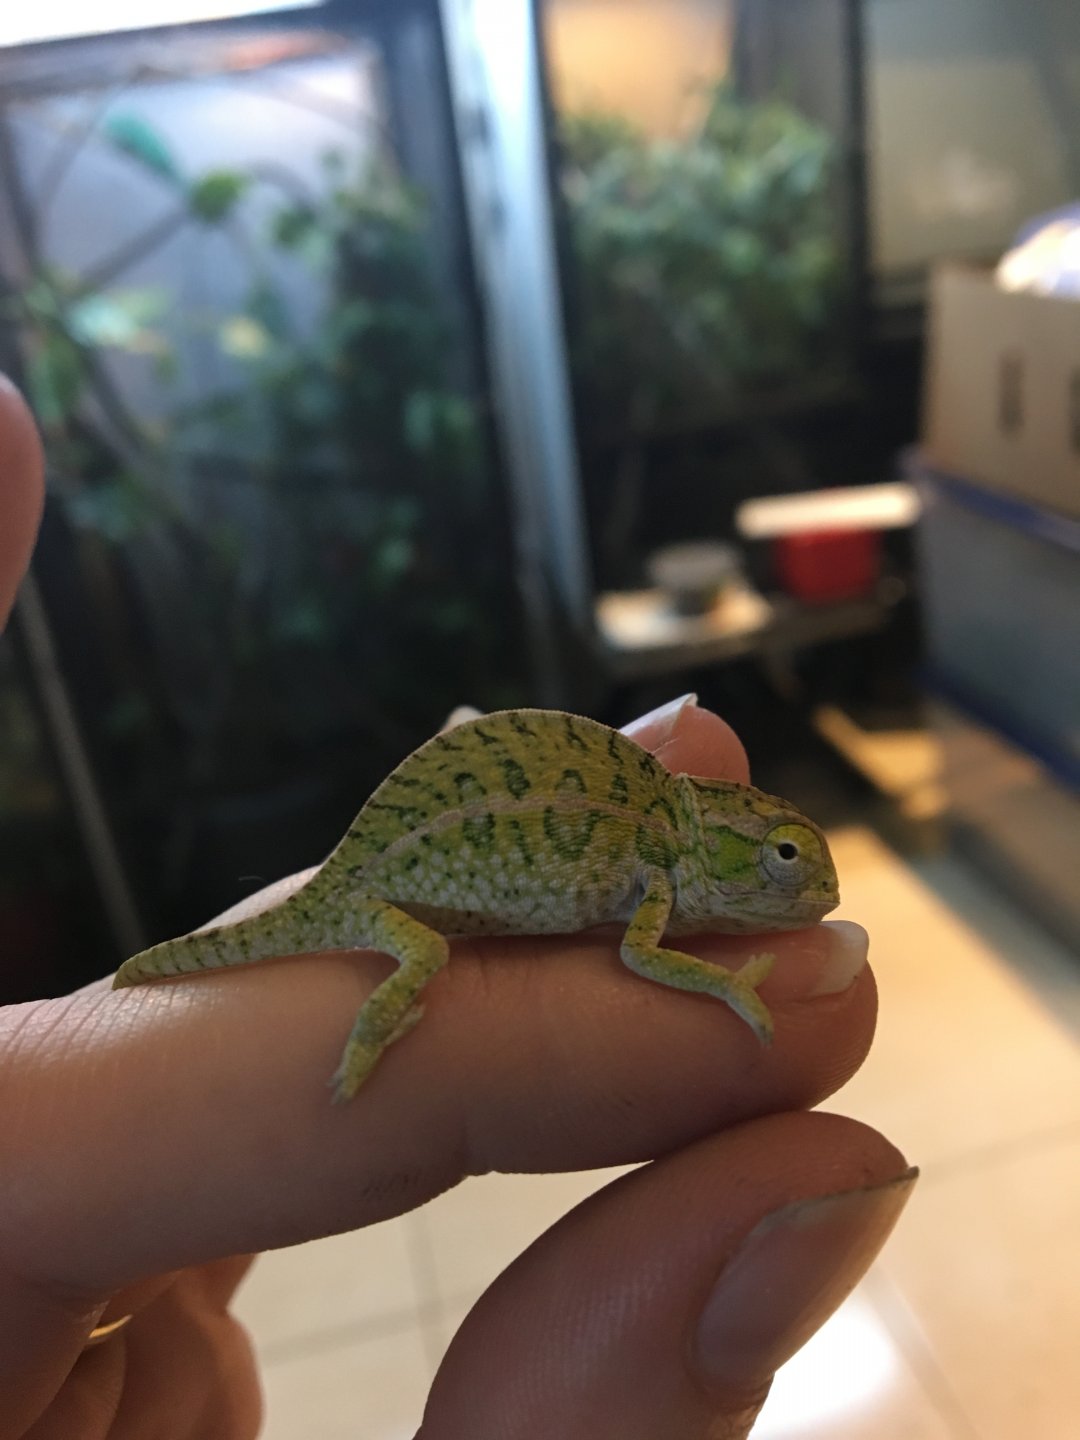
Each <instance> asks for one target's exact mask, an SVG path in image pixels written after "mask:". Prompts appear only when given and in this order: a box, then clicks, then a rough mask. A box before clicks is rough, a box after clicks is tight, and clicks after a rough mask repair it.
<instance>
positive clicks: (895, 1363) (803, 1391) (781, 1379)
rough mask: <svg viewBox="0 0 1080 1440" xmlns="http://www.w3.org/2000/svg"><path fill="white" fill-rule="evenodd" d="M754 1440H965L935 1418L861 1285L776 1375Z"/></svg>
mask: <svg viewBox="0 0 1080 1440" xmlns="http://www.w3.org/2000/svg"><path fill="white" fill-rule="evenodd" d="M753 1440H971V1435H970V1431H968V1430H966V1429H965V1430H963V1432H961V1431H958V1430H957V1429H956V1428H954V1426H953V1424H951V1423H950V1420H949V1419H948V1418H946V1416H945V1415H943V1414H942V1412H941V1410H940V1409H939V1408H938V1406H937V1405H936V1404H935V1402H934V1400H933V1399H932V1398H931V1396H930V1395H928V1394H927V1392H926V1390H925V1389H924V1387H923V1385H922V1383H921V1381H920V1379H919V1378H918V1376H917V1375H916V1374H915V1372H914V1371H913V1370H912V1367H911V1365H910V1363H909V1361H908V1359H907V1357H906V1356H905V1354H904V1353H903V1351H902V1349H901V1348H900V1347H899V1346H898V1344H897V1342H896V1340H895V1338H894V1337H893V1335H892V1334H891V1332H890V1330H889V1328H888V1326H887V1325H886V1324H885V1322H884V1320H883V1319H882V1317H881V1315H880V1314H879V1313H878V1311H877V1309H876V1307H875V1305H874V1303H873V1301H872V1298H871V1296H870V1294H869V1293H868V1290H867V1287H866V1286H863V1287H860V1289H859V1290H857V1291H856V1292H855V1294H854V1295H852V1296H851V1298H850V1299H849V1300H848V1301H847V1302H846V1303H845V1304H844V1305H842V1306H841V1307H840V1309H839V1310H838V1311H837V1312H836V1314H835V1315H834V1316H833V1317H832V1319H831V1320H829V1321H828V1322H827V1323H826V1324H825V1325H823V1326H822V1328H821V1329H820V1330H819V1331H818V1333H817V1334H816V1335H815V1336H814V1337H813V1339H812V1340H811V1341H810V1342H809V1344H807V1345H805V1346H804V1347H803V1349H802V1350H801V1351H800V1352H799V1354H798V1355H796V1356H795V1357H794V1359H792V1360H790V1361H789V1362H788V1363H787V1364H786V1365H785V1366H784V1367H783V1368H782V1369H781V1370H780V1371H779V1372H778V1374H777V1376H776V1380H775V1381H774V1383H773V1388H772V1391H771V1392H770V1394H769V1398H768V1400H767V1401H766V1402H765V1408H764V1409H763V1410H762V1412H761V1415H760V1416H759V1417H758V1422H757V1424H756V1425H755V1426H754V1435H753Z"/></svg>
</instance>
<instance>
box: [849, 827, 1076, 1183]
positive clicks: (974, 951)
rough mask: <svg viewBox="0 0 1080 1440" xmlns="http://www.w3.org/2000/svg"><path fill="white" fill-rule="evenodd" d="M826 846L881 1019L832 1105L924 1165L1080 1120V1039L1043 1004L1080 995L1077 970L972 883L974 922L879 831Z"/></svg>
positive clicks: (1057, 1009)
mask: <svg viewBox="0 0 1080 1440" xmlns="http://www.w3.org/2000/svg"><path fill="white" fill-rule="evenodd" d="M830 841H831V843H832V847H833V851H834V855H835V857H836V861H837V867H838V869H839V872H840V876H841V887H842V891H843V896H844V903H843V906H842V909H841V912H840V913H841V914H842V915H844V916H845V917H846V918H849V919H852V920H858V921H860V922H861V923H862V924H864V925H865V926H866V927H867V929H868V930H869V931H870V936H871V949H870V953H871V960H872V963H873V966H874V971H875V974H876V976H877V980H878V988H879V991H880V995H881V1011H880V1019H879V1023H878V1033H877V1037H876V1039H875V1042H874V1047H873V1049H872V1050H871V1052H870V1056H869V1058H868V1060H867V1062H866V1064H865V1065H864V1066H863V1068H862V1070H861V1071H860V1072H859V1074H858V1075H857V1076H856V1077H855V1078H854V1079H853V1080H852V1081H851V1082H850V1083H849V1084H848V1085H847V1086H846V1087H845V1088H844V1090H843V1091H841V1092H840V1094H839V1095H837V1096H836V1097H834V1098H833V1099H832V1100H830V1101H829V1103H828V1106H827V1108H829V1109H836V1110H840V1111H842V1112H843V1113H845V1114H849V1115H855V1116H857V1117H858V1118H860V1119H864V1120H866V1121H868V1122H869V1123H870V1124H872V1125H875V1126H877V1127H878V1128H880V1129H882V1130H883V1131H884V1132H885V1133H886V1134H887V1135H888V1136H889V1137H890V1139H892V1140H894V1141H895V1142H896V1144H898V1145H899V1146H900V1147H901V1148H902V1149H904V1150H905V1152H906V1153H907V1154H908V1155H909V1156H910V1158H911V1159H912V1160H914V1161H915V1162H916V1163H919V1164H921V1165H923V1166H932V1165H933V1164H934V1163H935V1162H937V1161H940V1160H945V1159H952V1158H954V1157H956V1156H958V1155H963V1154H971V1153H973V1152H978V1151H980V1150H983V1149H986V1148H991V1147H994V1146H997V1145H1001V1144H1010V1143H1015V1142H1016V1141H1017V1140H1019V1139H1022V1138H1023V1137H1026V1136H1029V1135H1031V1134H1035V1133H1044V1134H1046V1133H1053V1132H1054V1131H1056V1130H1060V1129H1061V1128H1062V1127H1066V1126H1068V1125H1071V1124H1075V1123H1080V1045H1078V1044H1077V1041H1076V1036H1075V1033H1074V1030H1073V1028H1072V1026H1071V1024H1070V1022H1069V1020H1068V1016H1067V1013H1066V1010H1065V1008H1064V1007H1063V1006H1061V1005H1058V1006H1055V1005H1053V1004H1048V1003H1047V1002H1046V999H1045V993H1046V986H1047V985H1049V986H1050V989H1051V990H1053V989H1054V987H1055V986H1056V987H1057V990H1058V992H1059V995H1060V993H1061V992H1064V991H1068V992H1069V993H1070V994H1073V993H1075V992H1076V991H1078V990H1080V967H1077V966H1076V965H1075V964H1074V963H1071V962H1070V957H1068V956H1067V955H1066V953H1065V952H1064V950H1060V949H1058V948H1057V947H1056V946H1055V945H1054V944H1053V942H1052V941H1050V940H1049V939H1047V938H1046V937H1044V936H1043V935H1042V933H1041V932H1040V931H1039V930H1038V929H1037V927H1035V926H1034V925H1032V924H1031V923H1030V922H1027V921H1026V920H1024V918H1023V917H1021V916H1018V915H1017V913H1016V912H1014V911H1013V910H1012V909H1011V908H1010V907H1009V906H1008V905H1007V904H1005V902H1003V901H1002V900H1000V899H999V898H998V897H997V896H996V895H995V894H994V893H993V891H992V890H991V889H990V887H989V886H982V885H981V884H980V882H978V881H977V880H976V879H974V878H971V877H969V878H968V879H967V880H966V882H965V883H966V885H967V887H968V896H969V899H971V897H972V896H975V897H978V896H980V895H981V898H982V903H981V905H980V904H972V905H969V907H968V913H967V914H966V915H965V914H964V913H963V912H962V911H959V910H955V909H953V908H952V907H951V906H950V904H949V903H947V900H946V898H945V897H944V896H943V894H942V893H940V890H941V888H942V887H941V886H940V884H938V885H933V884H930V883H927V880H926V879H923V878H920V876H919V874H917V873H916V872H915V871H914V870H912V869H911V868H909V867H908V866H906V865H904V864H903V863H902V862H901V861H900V860H898V859H896V858H895V857H894V856H893V855H892V853H891V852H890V851H889V850H887V849H886V847H885V846H884V845H883V844H882V843H881V841H879V840H878V839H876V838H875V837H874V835H873V834H872V833H871V832H870V831H868V830H863V829H850V830H843V831H840V832H838V833H836V834H835V835H833V836H830ZM938 878H939V879H940V876H939V877H938ZM980 915H981V920H980V919H977V917H978V916H980ZM1005 938H1008V940H1009V944H1008V946H1006V947H1005V948H1004V949H1003V948H1002V947H1003V940H1004V939H1005ZM1031 957H1037V959H1038V965H1037V968H1038V969H1039V971H1040V973H1041V975H1042V980H1041V981H1040V982H1039V984H1036V982H1035V978H1034V974H1032V975H1031V976H1028V975H1027V974H1026V973H1025V964H1027V963H1028V962H1029V960H1030V958H1031ZM1050 976H1052V977H1053V981H1052V983H1051V981H1050V980H1049V978H1048V977H1050Z"/></svg>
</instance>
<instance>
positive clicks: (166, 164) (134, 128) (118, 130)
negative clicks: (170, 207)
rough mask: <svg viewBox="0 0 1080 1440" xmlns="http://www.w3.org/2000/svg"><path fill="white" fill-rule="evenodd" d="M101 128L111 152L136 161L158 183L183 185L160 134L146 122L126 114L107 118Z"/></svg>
mask: <svg viewBox="0 0 1080 1440" xmlns="http://www.w3.org/2000/svg"><path fill="white" fill-rule="evenodd" d="M102 128H103V129H104V132H105V136H106V138H107V139H108V140H109V142H110V143H111V144H112V145H113V146H114V148H115V149H117V150H119V151H121V152H122V153H123V154H124V155H127V156H128V157H129V158H130V159H132V160H135V161H137V162H138V164H140V165H142V166H143V168H144V169H146V170H149V171H150V173H151V174H152V175H156V176H157V177H158V179H159V180H167V181H168V182H169V183H170V184H172V185H178V186H179V185H182V184H183V183H184V177H183V176H182V175H181V173H180V167H179V166H178V165H177V163H176V161H175V160H174V159H173V155H172V151H171V150H170V149H169V147H168V146H167V145H166V144H165V141H164V139H163V137H162V136H161V134H160V132H159V131H157V130H155V129H154V127H153V126H152V125H150V124H148V123H147V121H145V120H143V119H141V118H140V117H139V116H138V115H132V114H131V113H130V112H129V113H125V114H120V115H110V116H109V118H108V119H107V120H106V121H105V124H104V126H103V127H102Z"/></svg>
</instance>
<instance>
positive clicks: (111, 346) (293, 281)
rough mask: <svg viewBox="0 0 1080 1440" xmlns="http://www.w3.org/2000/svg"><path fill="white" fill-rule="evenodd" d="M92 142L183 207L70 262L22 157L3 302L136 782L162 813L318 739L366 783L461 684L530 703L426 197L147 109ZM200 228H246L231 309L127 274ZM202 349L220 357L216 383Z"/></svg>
mask: <svg viewBox="0 0 1080 1440" xmlns="http://www.w3.org/2000/svg"><path fill="white" fill-rule="evenodd" d="M2 118H3V117H2V114H0V121H2ZM102 138H103V139H104V141H105V143H107V144H108V145H110V146H111V147H112V148H113V150H114V151H115V152H118V153H120V154H122V155H123V156H125V157H126V158H127V160H128V161H130V163H132V164H133V165H136V166H138V167H140V168H141V170H142V171H143V172H144V173H145V174H146V175H147V177H148V178H149V179H150V180H151V181H152V182H153V183H154V184H156V185H160V186H162V187H164V189H165V190H166V191H167V192H168V193H169V194H170V195H171V196H172V199H173V201H174V208H173V209H172V211H171V212H170V213H169V214H168V215H167V216H166V218H165V221H164V222H160V223H156V224H155V225H154V226H152V227H151V228H150V229H149V230H148V231H146V232H144V233H142V234H138V235H135V236H133V237H132V239H131V240H130V241H128V242H125V243H124V244H123V245H121V246H119V247H118V248H117V251H116V253H115V254H114V255H112V256H110V257H108V258H107V259H106V260H105V261H103V262H101V263H99V264H98V265H96V267H95V268H94V270H93V272H92V273H83V274H78V275H75V274H70V273H66V272H64V271H62V270H60V269H59V268H58V267H56V266H55V265H54V264H52V263H50V261H49V259H48V257H47V256H45V255H43V254H42V253H41V251H40V247H39V245H38V243H37V229H38V227H37V226H36V224H34V223H33V221H34V217H33V216H32V215H30V214H28V213H27V207H26V203H25V198H24V197H23V196H21V195H20V194H19V188H18V176H17V175H16V174H14V173H12V172H11V171H10V169H9V171H8V173H7V174H6V175H4V177H3V178H4V180H5V181H6V184H7V188H8V190H9V192H10V193H13V194H15V195H16V198H17V200H18V202H19V203H18V204H17V205H16V210H17V212H18V213H19V215H20V217H21V219H22V222H23V223H22V224H21V226H20V232H21V237H22V240H23V247H24V252H25V253H24V268H25V269H27V270H28V271H29V272H30V274H31V276H32V278H31V281H30V283H29V284H27V285H24V286H21V287H19V289H18V290H16V288H15V287H14V286H12V285H10V284H9V285H8V286H7V287H6V289H7V295H8V299H7V302H6V306H5V313H6V315H7V317H8V321H9V324H11V325H13V327H14V329H15V330H16V332H17V335H18V339H19V344H20V349H21V353H22V356H23V360H24V376H25V378H26V380H27V384H28V388H29V390H30V392H31V396H32V399H33V402H34V405H35V409H36V411H37V414H38V417H39V420H40V422H41V424H42V426H43V428H44V430H45V433H46V439H47V443H48V446H49V450H50V455H51V460H52V464H51V470H52V474H51V484H52V491H53V503H54V505H56V506H57V507H58V508H59V509H60V510H61V511H62V512H63V513H64V514H65V515H66V517H67V518H68V520H69V521H70V522H71V523H72V524H73V525H74V526H75V527H76V528H77V529H78V531H79V533H80V534H81V535H82V537H83V542H84V546H89V547H90V549H91V551H92V557H91V558H92V563H91V565H90V567H89V570H90V573H91V574H93V575H95V576H96V577H97V578H96V581H95V584H96V591H95V594H94V597H93V600H94V604H95V607H96V608H97V610H98V612H99V619H101V622H102V624H103V625H104V628H105V630H106V632H107V640H108V648H109V651H110V655H111V656H112V658H113V659H114V660H115V661H116V668H117V671H118V675H119V679H120V683H119V685H118V687H117V690H116V694H115V697H114V703H113V705H112V706H111V708H110V710H109V712H108V714H107V715H106V716H104V717H102V725H103V728H104V729H105V730H106V731H107V732H108V734H109V736H110V737H111V739H112V740H113V741H114V742H118V743H120V744H121V745H122V746H123V747H124V772H125V783H126V784H128V785H129V788H130V790H131V791H132V793H133V794H134V795H135V796H136V799H137V802H138V803H139V804H142V805H143V808H144V810H145V809H146V807H149V808H150V809H151V810H153V811H154V812H155V813H160V812H162V811H172V810H174V809H175V807H176V805H177V804H178V803H181V804H186V803H187V801H188V800H189V799H190V797H191V796H192V795H198V794H205V793H215V792H218V793H220V792H221V791H222V790H225V789H230V788H231V789H245V788H246V789H258V788H260V787H266V786H268V785H272V784H274V783H275V782H276V781H279V780H281V779H282V778H284V777H287V776H289V775H291V774H295V773H296V772H297V771H298V769H301V768H302V767H303V766H304V765H305V764H310V763H312V761H313V760H315V759H316V758H317V757H322V759H321V761H320V763H333V760H332V757H334V756H337V757H338V758H339V759H341V757H345V760H344V762H343V763H346V764H348V765H350V766H351V767H352V769H353V771H354V772H357V773H359V774H360V775H362V776H363V777H364V778H366V779H368V780H372V779H374V778H377V775H378V773H379V771H380V770H381V769H385V768H386V766H387V765H388V764H389V763H390V762H392V761H394V760H396V759H397V758H399V757H400V755H401V754H402V753H404V751H405V750H407V749H408V748H409V745H410V743H411V742H412V741H414V740H418V739H420V738H422V737H423V735H424V734H426V733H429V731H430V729H431V727H432V726H433V725H434V724H436V723H438V721H439V720H440V719H441V718H442V716H443V715H444V714H445V713H446V712H447V711H448V710H449V709H450V708H451V707H452V706H453V705H454V704H456V703H458V702H459V701H460V700H461V699H462V698H463V697H468V698H470V699H475V700H476V701H477V702H478V703H480V704H486V705H492V706H495V705H499V704H502V703H508V702H510V701H511V700H513V699H515V698H520V691H519V689H518V688H517V687H518V685H519V684H520V683H521V667H520V665H519V663H518V656H519V653H520V652H519V647H518V646H517V644H516V638H517V633H516V626H515V619H514V604H513V601H512V599H511V597H510V594H508V591H510V590H511V582H510V567H509V563H508V558H507V546H506V544H505V543H504V537H503V532H502V530H501V528H500V506H499V497H498V495H497V493H496V492H495V490H494V478H493V476H492V474H491V471H490V467H489V466H488V465H487V463H486V460H485V455H484V445H483V437H482V415H481V413H480V411H479V410H478V407H477V405H476V402H475V401H474V400H473V399H472V398H471V397H470V396H469V394H468V393H467V392H466V391H464V390H463V389H462V388H461V387H460V386H459V385H457V384H455V383H454V382H453V380H452V378H451V374H452V368H453V358H454V354H455V342H454V337H453V334H452V331H451V328H450V326H449V324H448V322H447V318H446V307H445V305H444V304H443V301H442V297H441V296H440V295H439V293H438V292H437V289H436V286H435V284H434V282H433V280H432V265H431V255H430V239H429V233H428V221H427V215H426V210H425V206H424V204H423V201H422V198H421V197H420V196H419V195H418V194H416V193H415V191H414V190H413V189H412V188H411V187H410V186H409V185H408V184H407V183H406V182H405V181H404V180H403V179H402V177H401V176H400V175H399V174H398V173H397V172H396V170H395V169H394V168H393V166H392V165H391V164H390V163H389V162H388V161H386V160H385V159H380V158H375V159H374V160H371V161H365V162H363V163H361V162H359V161H356V162H349V161H346V160H345V159H344V158H342V157H341V156H340V155H337V154H334V155H330V156H327V157H326V159H325V170H324V173H323V175H322V176H321V177H318V176H316V177H313V178H309V179H308V180H306V181H305V182H303V183H302V182H301V181H299V180H297V179H296V178H295V177H293V176H291V175H289V174H287V173H285V172H283V171H280V170H278V169H276V168H274V167H267V166H261V167H260V166H252V167H250V168H249V169H244V170H222V169H216V170H212V171H210V172H207V173H202V174H199V175H196V176H188V175H185V174H184V173H183V172H182V170H181V168H180V166H179V165H178V164H177V162H176V161H175V160H174V158H173V156H172V154H171V152H170V150H169V147H168V145H167V143H166V141H165V139H164V138H163V137H162V136H161V135H160V134H159V133H158V132H157V131H155V130H154V129H153V128H152V127H150V126H149V125H148V124H146V123H145V122H144V121H143V120H141V119H140V118H139V117H137V116H135V115H134V114H131V113H123V114H121V115H114V117H113V118H112V119H111V120H110V121H108V122H107V124H106V126H105V128H104V131H103V136H102ZM4 153H10V147H4ZM268 197H269V200H268ZM256 198H258V199H259V200H260V202H261V204H260V205H259V206H257V207H256V206H253V207H252V209H253V216H255V217H257V218H253V217H252V216H249V215H247V214H246V213H245V207H247V206H249V205H251V204H252V202H253V201H254V200H255V199H256ZM193 226H194V227H201V228H203V229H204V230H214V231H217V232H219V233H221V234H222V235H226V236H232V237H233V238H234V239H235V241H236V244H237V246H238V247H239V249H240V252H241V253H242V254H243V256H244V257H245V261H246V263H247V265H248V269H249V276H250V280H249V284H248V289H247V295H246V298H245V300H244V302H243V304H242V305H241V306H239V307H238V308H236V309H235V310H233V311H232V312H230V313H228V314H218V315H214V316H199V315H195V316H190V317H187V318H186V319H185V320H183V322H178V320H177V316H176V313H175V311H176V307H175V305H174V304H173V302H172V297H171V295H170V294H169V293H167V292H164V291H163V292H156V291H148V290H146V289H145V288H143V289H134V288H130V287H127V288H125V287H124V286H123V284H122V277H123V274H124V272H125V271H126V269H127V268H128V267H129V266H130V265H131V264H132V263H133V262H134V261H135V260H137V259H140V258H142V257H143V256H144V255H146V254H147V253H149V252H150V251H152V250H153V249H155V248H156V247H157V246H158V245H160V244H161V243H163V242H164V241H165V240H167V239H170V238H172V237H173V236H175V234H176V233H177V232H178V230H181V229H183V228H185V227H193ZM207 345H209V346H211V347H212V349H213V350H214V351H215V352H216V354H217V356H218V357H219V359H220V360H221V362H222V364H223V365H224V367H225V372H226V374H227V375H228V380H227V383H221V384H217V385H215V386H214V387H213V388H210V389H207V387H206V385H205V383H204V382H203V381H202V379H201V377H200V375H199V374H198V356H199V354H200V353H203V352H204V351H205V347H206V346H207ZM200 347H202V350H200ZM118 355H123V356H124V357H126V363H127V364H129V365H135V366H136V367H138V369H139V371H140V373H141V374H142V375H143V377H144V378H146V377H149V376H152V377H153V380H154V386H155V390H156V393H157V395H158V398H159V403H158V405H157V407H156V411H155V414H156V418H154V419H152V420H148V419H146V418H143V417H141V416H136V414H135V413H134V412H133V411H132V409H131V408H130V407H129V405H128V403H127V401H126V399H125V393H124V389H123V387H122V386H121V384H120V383H119V382H118V380H117V378H116V372H115V370H114V367H113V364H112V361H113V359H114V358H115V357H116V356H118ZM95 555H96V557H97V558H96V559H93V556H95ZM132 600H134V602H135V605H134V609H133V608H132V604H131V602H132ZM139 757H141V761H142V763H141V768H140V765H139V763H138V761H139ZM328 757H330V758H329V759H328ZM354 783H355V775H354ZM178 797H183V800H182V801H178ZM178 843H179V844H180V848H181V849H183V848H184V842H178Z"/></svg>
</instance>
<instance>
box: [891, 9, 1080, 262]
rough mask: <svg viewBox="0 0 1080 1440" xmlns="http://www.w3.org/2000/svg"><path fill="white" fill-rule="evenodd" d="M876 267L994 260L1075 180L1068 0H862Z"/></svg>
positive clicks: (1078, 185) (1068, 193)
mask: <svg viewBox="0 0 1080 1440" xmlns="http://www.w3.org/2000/svg"><path fill="white" fill-rule="evenodd" d="M866 13H867V58H868V62H869V64H868V77H869V79H868V98H869V117H868V118H869V140H870V158H871V177H872V188H871V196H872V202H873V225H872V234H873V237H874V255H873V259H874V266H875V270H876V272H877V273H878V275H879V277H880V278H881V279H882V280H884V281H887V282H888V281H891V282H892V284H893V285H894V286H896V285H897V284H898V283H899V282H901V281H902V280H903V279H904V278H905V277H908V278H910V279H913V280H916V281H921V278H922V274H923V272H924V269H925V267H926V265H927V264H928V263H929V262H931V261H933V260H935V259H937V258H939V257H941V256H946V255H948V256H953V257H957V258H964V257H967V258H974V259H980V260H982V259H994V260H996V259H997V257H998V255H999V254H1000V252H1001V251H1002V250H1003V249H1005V248H1006V247H1007V246H1008V244H1009V242H1010V241H1011V240H1012V238H1013V236H1014V234H1015V233H1016V230H1017V228H1018V227H1019V226H1020V225H1022V224H1023V223H1024V222H1026V221H1027V220H1030V219H1031V218H1032V216H1034V215H1038V214H1039V213H1040V212H1043V211H1046V210H1050V209H1053V208H1054V207H1056V206H1058V205H1061V204H1063V203H1064V202H1065V201H1067V200H1072V199H1075V197H1076V195H1077V194H1078V193H1080V8H1078V7H1077V6H1076V4H1075V3H1074V0H1041V3H1039V4H1037V5H1032V4H1030V3H1028V0H950V3H949V4H948V5H941V4H939V3H937V0H869V3H868V5H867V11H866Z"/></svg>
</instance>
